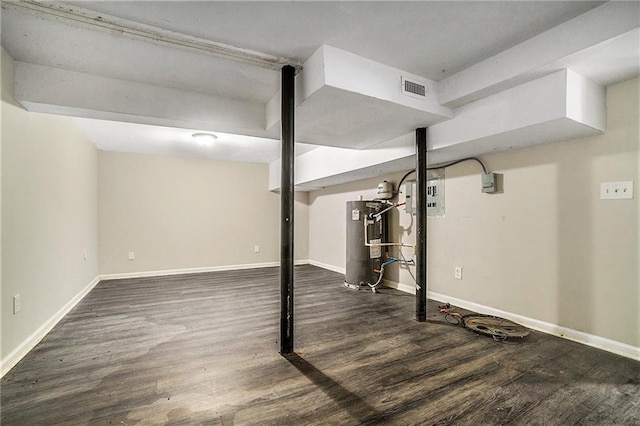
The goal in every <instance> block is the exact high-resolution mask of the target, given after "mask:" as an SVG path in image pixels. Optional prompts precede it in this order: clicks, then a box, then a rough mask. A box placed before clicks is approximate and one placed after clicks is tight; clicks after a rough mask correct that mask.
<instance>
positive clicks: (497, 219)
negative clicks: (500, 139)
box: [309, 78, 640, 347]
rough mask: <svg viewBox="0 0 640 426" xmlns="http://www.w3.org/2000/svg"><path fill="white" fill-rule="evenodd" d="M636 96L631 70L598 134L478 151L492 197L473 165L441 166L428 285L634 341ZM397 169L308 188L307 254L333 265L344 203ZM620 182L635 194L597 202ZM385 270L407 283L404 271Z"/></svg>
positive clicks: (411, 234)
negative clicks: (441, 205)
mask: <svg viewBox="0 0 640 426" xmlns="http://www.w3.org/2000/svg"><path fill="white" fill-rule="evenodd" d="M639 97H640V95H639V87H638V78H635V79H633V80H629V81H625V82H622V83H619V84H616V85H614V86H611V87H609V88H608V90H607V108H608V118H607V130H606V132H605V133H604V134H602V135H597V136H590V137H586V138H581V139H574V140H571V141H566V142H560V143H556V144H549V145H544V146H539V147H534V148H527V149H521V150H515V151H506V152H502V153H495V154H492V155H487V156H485V157H483V159H484V160H485V161H486V163H487V164H488V166H489V168H490V169H491V170H492V171H495V172H497V173H500V174H503V188H502V189H503V191H502V193H498V194H483V193H481V192H480V174H479V173H480V170H479V166H478V165H477V164H475V163H464V164H461V165H458V166H454V167H452V168H449V169H447V171H446V181H445V192H446V196H445V209H446V212H445V215H446V216H445V217H444V218H433V219H431V218H430V219H429V221H428V257H429V271H428V277H429V278H428V280H429V290H430V291H433V292H437V293H440V294H441V295H445V296H450V297H453V298H457V299H461V300H466V301H470V302H473V303H476V304H479V305H483V306H487V307H492V308H495V309H499V310H502V311H505V312H511V313H515V314H517V315H521V316H523V317H527V318H532V319H535V320H539V321H543V322H546V323H551V324H556V325H559V326H561V327H566V328H569V329H572V330H577V331H581V332H585V333H588V334H591V335H595V336H600V337H603V338H605V339H609V340H612V341H615V342H620V343H623V344H626V345H631V346H635V347H640V321H639V320H638V318H640V289H639V286H638V283H639V281H640V270H639V267H638V259H639V258H640V249H639V247H638V244H639V243H638V241H639V240H640V226H639V223H638V222H639V218H640V208H639V206H640V202H639V200H640V195H639V189H640V172H639V168H640V154H639V146H638V145H639V140H640V137H639V130H638V117H639V111H638V103H639ZM398 177H399V175H391V176H385V177H383V178H379V179H370V180H367V181H361V182H354V183H350V184H345V185H339V186H334V187H329V188H326V189H323V190H320V191H315V192H312V193H310V198H309V205H310V211H309V236H310V244H309V257H310V260H311V261H312V262H316V263H317V264H321V265H329V266H330V267H332V268H334V269H338V270H339V269H341V268H344V258H345V256H344V252H345V248H344V247H345V240H344V238H345V237H344V235H345V234H344V226H345V225H344V222H345V215H346V213H345V209H346V207H345V201H347V200H354V199H357V197H358V196H359V195H364V197H365V198H367V197H372V196H375V188H376V185H377V183H378V182H379V181H380V180H382V179H386V180H389V181H395V182H397V181H398V180H399V179H398ZM629 180H633V181H634V183H635V188H634V189H635V198H634V199H632V200H601V199H600V196H599V191H600V183H601V182H609V181H629ZM401 197H402V196H401ZM401 201H402V199H401ZM391 222H392V229H393V232H392V235H393V236H394V237H393V238H394V239H398V238H402V239H403V241H405V242H413V241H415V228H414V227H413V226H412V223H411V218H410V217H409V215H407V214H405V213H404V211H403V210H401V211H397V212H396V213H395V215H394V216H392V218H391ZM455 266H461V267H463V279H462V280H456V279H455V278H454V267H455ZM389 269H390V273H389V276H388V278H389V279H390V280H392V281H396V282H399V283H401V284H404V285H407V286H412V285H413V279H412V277H411V273H412V272H413V270H412V268H408V269H406V270H401V271H398V270H397V269H396V268H393V267H392V268H389Z"/></svg>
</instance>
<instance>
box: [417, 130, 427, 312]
mask: <svg viewBox="0 0 640 426" xmlns="http://www.w3.org/2000/svg"><path fill="white" fill-rule="evenodd" d="M416 186H417V191H416V195H417V197H416V321H419V322H426V321H427V129H426V128H425V127H421V128H418V129H416Z"/></svg>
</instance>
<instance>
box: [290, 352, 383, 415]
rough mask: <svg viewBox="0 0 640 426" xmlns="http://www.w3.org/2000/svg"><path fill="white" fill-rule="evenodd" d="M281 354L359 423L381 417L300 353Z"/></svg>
mask: <svg viewBox="0 0 640 426" xmlns="http://www.w3.org/2000/svg"><path fill="white" fill-rule="evenodd" d="M282 356H283V357H284V358H285V359H286V360H287V361H289V363H291V365H293V366H294V367H295V368H296V369H297V370H298V371H299V372H301V373H302V374H304V376H305V377H307V378H308V379H309V380H311V382H313V384H315V385H316V386H317V387H318V388H320V390H322V392H324V393H325V394H326V395H327V396H329V397H330V398H331V399H332V400H333V401H335V402H336V404H338V405H339V406H340V407H342V408H343V409H344V410H346V411H347V412H348V413H349V415H350V416H351V417H353V418H354V419H355V420H357V421H358V422H359V423H360V424H366V423H370V422H375V421H376V420H380V419H381V417H382V415H381V414H380V413H378V412H377V411H376V410H375V408H373V407H372V406H371V405H369V404H368V403H367V402H366V401H365V400H363V399H362V398H361V397H359V396H358V395H356V394H354V393H353V392H351V391H350V390H348V389H345V388H344V387H343V386H342V385H340V383H338V382H336V381H335V380H333V379H332V378H331V377H329V376H327V375H326V374H324V373H323V372H322V371H320V370H318V369H317V368H316V367H315V366H314V365H313V364H311V363H310V362H308V361H307V360H305V359H304V358H302V357H301V356H300V355H298V354H296V353H292V354H288V355H285V354H283V355H282Z"/></svg>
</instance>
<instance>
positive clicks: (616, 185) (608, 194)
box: [600, 180, 633, 200]
mask: <svg viewBox="0 0 640 426" xmlns="http://www.w3.org/2000/svg"><path fill="white" fill-rule="evenodd" d="M629 198H633V181H632V180H631V181H627V182H602V183H601V184H600V199H601V200H621V199H629Z"/></svg>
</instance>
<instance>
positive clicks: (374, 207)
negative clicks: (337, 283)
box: [344, 201, 387, 288]
mask: <svg viewBox="0 0 640 426" xmlns="http://www.w3.org/2000/svg"><path fill="white" fill-rule="evenodd" d="M386 207H387V204H385V203H383V202H380V201H347V218H346V219H347V232H346V236H347V259H346V271H345V280H344V284H345V286H347V287H350V288H360V286H366V285H367V283H375V282H376V281H377V279H378V276H379V273H378V272H376V270H379V269H380V266H381V265H382V262H383V256H384V254H385V250H384V247H381V246H376V244H379V243H381V242H382V241H385V240H386V235H387V220H386V214H379V213H380V212H381V211H382V210H384V209H385V208H386ZM365 226H366V237H367V240H368V241H366V242H365ZM365 243H366V244H365ZM367 244H369V246H367Z"/></svg>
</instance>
